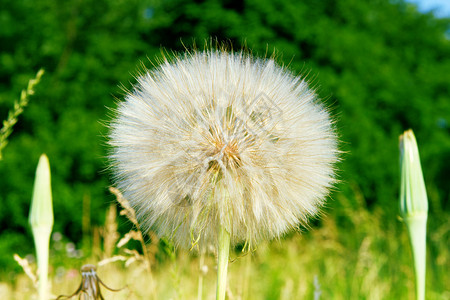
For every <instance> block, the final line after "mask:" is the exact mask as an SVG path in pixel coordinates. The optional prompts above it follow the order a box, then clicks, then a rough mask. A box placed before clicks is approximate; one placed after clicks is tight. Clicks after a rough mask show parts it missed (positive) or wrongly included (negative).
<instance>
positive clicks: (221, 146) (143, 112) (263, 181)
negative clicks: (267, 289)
mask: <svg viewBox="0 0 450 300" xmlns="http://www.w3.org/2000/svg"><path fill="white" fill-rule="evenodd" d="M109 143H110V145H111V146H112V148H113V150H112V153H111V156H110V157H111V159H112V161H113V165H114V167H115V171H116V177H115V179H116V184H117V186H118V188H119V189H120V190H122V191H123V193H124V196H125V197H126V198H127V199H128V200H129V201H130V203H131V205H132V206H133V207H134V208H135V209H136V211H137V217H138V219H139V220H140V222H141V223H142V225H143V226H144V228H146V229H152V230H154V231H155V232H156V233H157V234H159V235H160V236H166V237H170V238H172V239H173V240H174V241H175V243H176V244H177V245H180V246H184V247H190V246H191V245H192V243H196V242H198V243H200V244H205V243H208V242H215V240H216V239H217V227H218V226H219V225H220V226H223V227H224V228H226V230H227V231H228V232H229V233H230V236H231V244H232V245H235V244H237V243H246V244H247V245H254V244H255V243H257V242H258V241H260V240H263V239H273V238H276V237H279V236H280V235H282V234H283V233H285V232H287V231H289V230H291V229H293V228H296V227H298V225H299V224H306V222H307V220H308V219H309V218H310V217H312V216H315V215H316V214H317V213H318V209H319V208H320V207H321V206H322V205H323V201H324V197H325V196H326V195H327V194H328V191H329V188H330V187H331V185H332V184H333V182H334V167H333V165H334V163H335V162H336V160H337V141H336V137H335V133H334V130H333V126H332V122H331V120H330V117H329V114H328V112H327V111H326V110H325V109H324V107H323V106H322V105H321V104H320V103H318V101H317V96H316V94H315V92H314V90H312V89H310V88H309V87H308V84H307V83H306V82H305V81H304V80H303V79H302V78H300V77H296V76H294V75H292V73H290V72H289V71H287V70H286V69H285V68H283V67H280V66H279V65H277V64H276V63H275V62H274V60H272V59H256V58H253V57H251V56H250V55H248V54H245V53H243V52H239V53H229V52H225V51H220V50H209V51H204V52H192V53H187V54H185V55H184V56H179V57H177V58H175V59H173V60H172V61H168V60H165V61H164V62H163V63H162V64H161V65H160V66H159V67H157V68H156V69H155V70H152V71H148V72H147V73H146V74H144V75H142V76H140V77H139V78H138V82H137V84H136V85H135V87H134V90H133V91H132V92H130V93H128V94H127V95H126V97H125V101H124V102H122V103H120V104H119V107H118V110H117V117H116V118H115V119H114V120H113V121H112V123H111V133H110V142H109Z"/></svg>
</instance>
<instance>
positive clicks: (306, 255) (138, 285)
mask: <svg viewBox="0 0 450 300" xmlns="http://www.w3.org/2000/svg"><path fill="white" fill-rule="evenodd" d="M338 200H339V202H340V203H344V204H343V207H342V208H340V209H339V212H337V211H335V212H334V213H333V215H330V216H327V217H325V218H324V219H323V221H322V224H321V226H318V227H316V228H313V229H312V230H311V231H310V232H308V233H305V234H303V235H299V234H292V235H291V236H288V237H286V238H285V239H284V240H282V241H274V242H272V243H265V244H262V245H261V246H259V247H258V249H257V250H256V251H255V252H254V253H251V254H248V255H246V256H242V253H240V252H238V251H237V252H235V253H234V257H235V258H236V257H238V258H237V259H235V260H234V261H233V262H232V263H231V264H230V266H229V276H228V287H229V288H228V291H227V294H228V295H227V297H228V299H236V300H241V299H242V300H244V299H337V300H339V299H374V300H375V299H414V274H413V269H412V265H411V263H412V260H411V253H410V250H409V244H408V243H409V241H408V237H407V234H406V231H405V228H404V227H403V224H402V223H401V222H400V221H398V220H395V219H391V218H387V217H386V215H385V213H384V212H383V211H380V210H375V211H373V212H369V211H368V210H367V209H365V208H364V207H363V206H362V205H361V206H360V207H358V208H356V209H355V207H350V204H348V205H346V204H345V203H346V201H345V199H338ZM124 209H125V207H124ZM124 214H125V213H124ZM108 222H111V220H109V221H108ZM439 222H440V224H439ZM106 226H111V224H109V225H108V224H106ZM110 228H112V227H110ZM429 228H431V230H430V234H429V239H428V260H427V263H428V266H427V272H428V273H427V299H436V300H439V299H450V290H449V287H448V286H447V285H446V284H445V283H448V282H450V276H449V274H448V269H449V266H450V256H449V255H450V252H449V249H448V245H449V244H450V221H449V219H448V218H446V217H445V215H442V216H441V217H440V218H438V217H435V218H430V224H429ZM135 229H136V228H135ZM133 230H134V229H133ZM106 232H108V231H106ZM124 238H125V237H122V239H118V240H119V241H118V244H120V240H122V241H123V239H124ZM137 239H138V240H139V238H138V237H137ZM105 240H107V239H105ZM116 240H117V239H116ZM124 245H126V244H123V243H122V245H121V246H122V247H121V248H120V249H115V252H116V253H118V254H117V255H115V256H114V255H113V256H111V257H109V258H105V259H104V260H103V261H97V262H96V263H97V266H98V269H97V274H98V276H99V277H100V278H101V280H102V281H103V282H104V283H105V284H106V285H108V286H109V287H112V288H122V287H124V286H127V288H125V289H124V290H122V291H120V292H111V291H108V290H106V289H104V288H103V289H102V293H103V295H104V297H105V299H200V298H199V295H198V294H199V288H201V289H200V292H201V296H202V297H201V299H215V282H216V270H215V257H214V256H213V255H199V254H194V253H188V252H187V251H176V252H171V251H170V247H166V248H164V249H165V250H164V251H166V252H167V251H168V252H167V253H166V259H165V260H164V261H163V262H159V263H155V258H154V256H155V254H156V251H157V250H156V249H158V248H157V247H156V246H157V245H155V244H150V245H147V246H146V247H148V248H147V250H148V252H147V257H144V255H142V254H141V253H137V252H134V251H131V250H126V247H124ZM116 248H117V243H116ZM149 249H150V250H149ZM168 249H169V250H168ZM108 251H109V250H108ZM159 251H162V250H161V248H160V250H159ZM146 261H149V262H150V261H153V264H152V269H151V272H150V270H149V265H150V263H146ZM91 262H92V258H91V259H85V260H84V261H83V263H91ZM80 280H81V275H80V273H79V272H78V271H77V270H69V271H67V272H66V273H65V274H64V276H63V277H62V278H56V277H54V278H53V280H52V285H53V286H52V293H53V294H54V295H60V294H70V293H72V292H73V291H75V290H76V288H77V287H78V285H79V283H80ZM199 283H200V284H199ZM34 294H35V288H34V286H33V282H32V280H30V279H29V278H28V277H27V276H26V275H25V274H23V275H21V276H19V277H18V278H17V280H16V282H15V284H14V285H11V284H6V283H0V298H1V299H17V300H20V299H32V298H33V297H32V295H34Z"/></svg>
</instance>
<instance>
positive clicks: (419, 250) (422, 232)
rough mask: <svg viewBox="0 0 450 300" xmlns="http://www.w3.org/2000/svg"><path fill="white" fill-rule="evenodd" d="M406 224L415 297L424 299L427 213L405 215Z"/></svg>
mask: <svg viewBox="0 0 450 300" xmlns="http://www.w3.org/2000/svg"><path fill="white" fill-rule="evenodd" d="M405 221H406V224H407V228H408V233H409V239H410V242H411V248H412V252H413V259H414V270H415V273H416V275H415V276H416V299H417V300H424V299H425V273H426V234H427V215H426V214H424V215H415V216H411V217H407V220H405Z"/></svg>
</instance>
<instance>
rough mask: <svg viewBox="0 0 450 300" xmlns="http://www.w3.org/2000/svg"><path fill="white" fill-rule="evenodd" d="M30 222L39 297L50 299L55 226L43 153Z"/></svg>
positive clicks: (35, 184)
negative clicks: (49, 256) (51, 255)
mask: <svg viewBox="0 0 450 300" xmlns="http://www.w3.org/2000/svg"><path fill="white" fill-rule="evenodd" d="M29 222H30V224H31V229H32V230H33V237H34V244H35V246H36V254H37V255H36V256H37V263H38V275H39V282H38V290H39V299H40V300H44V299H48V297H49V296H48V295H49V293H48V252H49V249H48V248H49V241H50V234H51V232H52V227H53V205H52V190H51V185H50V164H49V162H48V158H47V156H46V155H45V154H42V155H41V158H40V159H39V163H38V166H37V169H36V178H35V181H34V191H33V199H32V200H31V209H30V216H29Z"/></svg>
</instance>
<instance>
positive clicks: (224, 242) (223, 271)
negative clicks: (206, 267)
mask: <svg viewBox="0 0 450 300" xmlns="http://www.w3.org/2000/svg"><path fill="white" fill-rule="evenodd" d="M218 250H219V251H218V252H219V253H218V258H217V289H216V300H225V292H226V289H227V271H228V257H229V255H230V234H229V233H228V231H227V230H226V229H225V227H224V226H223V225H219V249H218Z"/></svg>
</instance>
